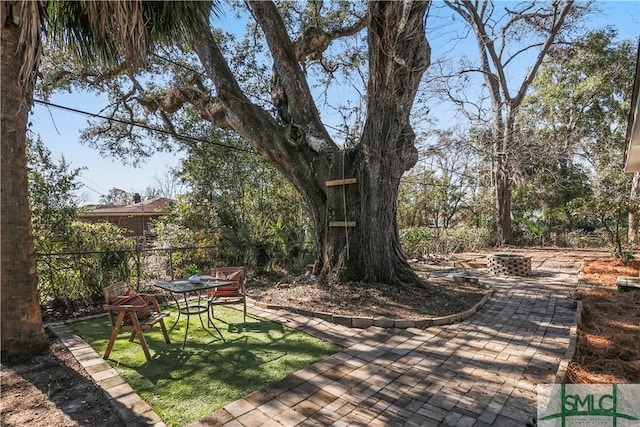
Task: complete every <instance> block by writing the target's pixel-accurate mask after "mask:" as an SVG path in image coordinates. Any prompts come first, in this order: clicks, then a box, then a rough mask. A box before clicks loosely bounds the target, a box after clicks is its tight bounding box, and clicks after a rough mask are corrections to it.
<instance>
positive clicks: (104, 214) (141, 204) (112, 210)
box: [79, 194, 173, 237]
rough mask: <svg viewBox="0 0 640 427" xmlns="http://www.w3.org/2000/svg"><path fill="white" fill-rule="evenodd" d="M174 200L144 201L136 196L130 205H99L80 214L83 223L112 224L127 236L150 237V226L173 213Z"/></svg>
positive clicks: (164, 198) (157, 198)
mask: <svg viewBox="0 0 640 427" xmlns="http://www.w3.org/2000/svg"><path fill="white" fill-rule="evenodd" d="M172 203H173V200H171V199H168V198H166V197H156V198H155V199H150V200H145V201H142V200H141V199H140V195H139V194H136V195H135V196H134V203H132V204H130V205H120V206H118V205H98V206H96V207H94V208H92V209H90V210H87V211H85V212H82V213H80V215H79V217H80V220H81V221H85V222H89V223H98V222H110V223H112V224H115V225H117V226H118V227H120V228H121V229H123V230H124V231H125V232H126V234H127V236H131V237H140V236H148V235H149V234H150V233H149V224H151V223H152V222H153V221H155V220H157V219H158V218H160V217H161V216H164V215H169V214H170V213H171V205H172Z"/></svg>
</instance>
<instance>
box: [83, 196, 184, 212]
mask: <svg viewBox="0 0 640 427" xmlns="http://www.w3.org/2000/svg"><path fill="white" fill-rule="evenodd" d="M172 203H173V200H171V199H168V198H166V197H156V198H155V199H149V200H145V201H143V202H140V203H133V204H130V205H98V206H96V207H95V208H93V209H92V210H88V211H85V212H83V213H81V214H80V217H96V216H137V215H167V214H169V213H171V204H172Z"/></svg>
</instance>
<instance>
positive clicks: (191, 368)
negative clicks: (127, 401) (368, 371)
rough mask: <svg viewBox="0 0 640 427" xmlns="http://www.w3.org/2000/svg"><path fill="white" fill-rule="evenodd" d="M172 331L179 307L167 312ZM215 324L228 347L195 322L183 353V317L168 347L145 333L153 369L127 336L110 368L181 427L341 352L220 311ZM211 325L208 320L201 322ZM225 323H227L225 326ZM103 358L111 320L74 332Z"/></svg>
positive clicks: (155, 332)
mask: <svg viewBox="0 0 640 427" xmlns="http://www.w3.org/2000/svg"><path fill="white" fill-rule="evenodd" d="M164 311H169V312H170V313H171V316H170V317H168V318H165V322H166V324H167V328H169V327H171V325H173V322H174V321H175V319H176V316H177V312H176V310H175V307H172V308H169V309H165V310H164ZM216 317H217V319H216V320H215V324H216V326H217V327H218V329H220V331H221V332H222V336H223V337H224V340H222V339H221V338H220V336H219V335H218V334H217V333H216V332H215V330H213V334H214V335H213V336H212V335H210V334H209V333H207V332H206V331H205V330H203V329H202V326H201V325H200V321H199V320H198V318H197V316H192V318H191V323H190V326H189V335H188V337H187V342H186V347H185V349H184V350H182V341H183V338H184V333H185V327H186V319H185V316H182V317H181V318H180V321H179V322H178V324H177V325H176V327H175V328H174V329H173V330H172V331H171V332H170V333H169V336H170V338H171V344H166V343H165V342H164V339H163V337H162V332H161V330H160V326H159V325H156V326H154V328H153V329H152V330H150V331H147V332H146V333H145V337H146V339H147V344H148V345H149V349H150V351H151V357H152V360H151V361H149V362H147V361H146V359H145V357H144V352H143V351H142V347H140V345H139V344H138V342H137V340H136V342H134V343H130V342H129V340H128V338H129V333H122V334H121V335H120V336H119V337H118V339H117V341H116V343H115V346H114V348H113V351H112V352H111V355H110V356H109V360H108V362H109V364H111V366H113V367H114V368H115V369H116V370H117V371H118V373H119V374H120V375H121V376H122V377H123V378H124V379H125V380H126V381H127V382H128V383H129V385H131V387H132V388H133V389H134V390H135V391H136V392H137V393H138V394H139V395H140V397H142V398H143V399H144V400H145V401H147V403H149V404H150V405H151V406H152V407H153V409H154V410H155V411H156V412H157V413H158V415H159V416H160V417H161V418H162V419H163V420H164V421H165V423H167V424H168V425H171V426H183V425H185V424H188V423H191V422H193V421H196V420H198V419H200V418H202V417H204V416H205V415H207V414H209V413H211V412H213V411H215V410H217V409H220V408H222V407H223V406H224V405H226V404H227V403H229V402H232V401H234V400H237V399H239V398H241V397H243V396H246V395H247V394H249V393H251V392H252V391H255V390H258V389H260V388H262V387H264V386H265V385H267V384H270V383H273V382H275V381H278V380H280V379H282V378H285V377H287V376H289V375H290V374H292V373H293V372H295V371H297V370H298V369H301V368H303V367H305V366H307V365H309V364H311V363H314V362H316V361H318V360H321V359H323V358H325V357H327V356H329V355H331V354H333V353H335V352H337V351H339V350H340V348H339V347H338V346H336V345H334V344H331V343H328V342H325V341H321V340H319V339H317V338H314V337H312V336H310V335H307V334H304V333H302V332H299V331H296V330H293V329H290V328H287V327H284V326H283V325H281V324H279V323H276V322H271V321H267V320H264V319H256V318H253V317H249V316H247V322H246V323H243V318H242V312H240V311H237V310H234V309H229V308H226V307H216ZM203 319H204V321H205V324H206V314H204V315H203ZM219 319H222V320H219ZM70 326H71V327H72V328H73V330H74V331H75V332H76V333H77V334H78V335H80V336H81V337H82V338H83V339H84V340H85V341H86V342H87V343H89V345H91V347H93V348H94V349H95V350H96V351H97V352H98V353H99V354H104V350H105V349H106V347H107V343H108V341H109V334H110V332H111V328H110V326H109V322H108V319H107V318H99V319H94V320H89V321H83V322H78V323H73V324H71V325H70Z"/></svg>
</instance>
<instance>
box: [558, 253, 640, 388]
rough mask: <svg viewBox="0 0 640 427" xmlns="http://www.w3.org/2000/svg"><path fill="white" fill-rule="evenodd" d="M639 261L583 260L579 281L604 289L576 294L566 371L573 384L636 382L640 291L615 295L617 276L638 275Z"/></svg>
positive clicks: (638, 377) (639, 380)
mask: <svg viewBox="0 0 640 427" xmlns="http://www.w3.org/2000/svg"><path fill="white" fill-rule="evenodd" d="M639 272H640V261H639V260H638V259H635V260H632V261H631V262H630V263H627V264H626V265H625V264H623V263H622V262H621V261H620V260H619V259H615V258H600V259H586V260H585V261H584V264H583V267H582V269H581V272H580V275H579V279H580V280H581V281H583V282H587V283H590V284H600V285H605V286H606V287H602V288H597V289H589V290H581V291H580V292H578V298H579V299H581V300H582V307H583V308H582V316H581V321H580V324H579V325H578V336H577V345H576V352H575V354H574V356H573V360H572V362H571V363H570V365H569V368H568V371H567V381H568V382H570V383H574V384H612V383H617V384H632V383H636V384H637V383H640V291H630V292H619V291H618V290H617V288H615V284H616V279H617V277H618V276H636V277H637V276H638V274H639Z"/></svg>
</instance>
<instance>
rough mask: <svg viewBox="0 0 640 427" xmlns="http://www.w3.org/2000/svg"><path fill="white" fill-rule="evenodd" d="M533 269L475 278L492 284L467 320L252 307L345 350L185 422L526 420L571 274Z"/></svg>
mask: <svg viewBox="0 0 640 427" xmlns="http://www.w3.org/2000/svg"><path fill="white" fill-rule="evenodd" d="M535 274H536V275H535V276H534V277H531V278H508V279H507V278H503V279H499V278H495V277H491V276H481V277H480V280H481V281H482V282H485V283H490V284H491V285H492V286H494V287H495V289H496V293H495V294H494V296H493V298H492V299H491V300H490V301H489V302H488V303H487V305H485V306H484V307H483V308H482V309H480V311H479V312H478V313H476V314H475V315H473V316H472V317H471V318H469V319H468V320H467V321H464V322H462V323H458V324H453V325H448V326H440V327H430V328H428V329H425V330H422V329H382V328H378V327H370V328H367V329H366V330H357V329H348V328H343V327H339V326H335V325H332V324H329V323H326V322H323V321H318V320H313V319H309V318H306V317H304V316H297V315H291V314H289V313H287V312H275V313H274V312H272V311H259V312H255V314H257V315H258V316H261V317H265V318H269V319H273V320H279V321H282V322H285V324H287V325H288V326H291V327H295V328H299V329H303V330H305V331H307V332H309V333H312V334H313V335H316V336H319V337H322V338H325V339H329V340H331V341H334V342H336V343H338V344H340V345H343V346H344V347H345V349H344V350H343V351H341V352H340V353H337V354H335V355H333V356H332V357H329V358H328V359H325V360H323V361H321V362H318V363H316V364H314V365H311V366H309V367H307V368H305V369H302V370H300V371H298V372H296V373H295V374H294V375H292V376H291V377H289V378H287V379H285V380H283V381H280V382H279V383H277V384H274V385H272V386H270V387H267V388H265V389H262V390H260V391H257V392H255V393H252V394H250V395H249V396H246V397H245V398H244V399H241V400H238V401H236V402H233V403H230V404H229V405H227V406H225V408H223V409H221V410H219V411H216V412H214V413H212V414H210V415H209V416H208V417H205V418H204V419H202V420H200V421H198V422H195V423H192V424H191V425H190V427H200V426H219V425H224V426H229V427H231V426H246V427H248V426H336V427H338V426H400V425H408V426H504V427H508V426H526V425H532V423H533V422H534V418H535V413H536V394H535V388H536V385H537V384H542V383H551V382H555V380H556V373H557V372H558V368H559V365H560V362H561V360H562V359H563V358H564V356H565V353H566V351H567V349H568V347H569V342H570V328H571V327H572V326H575V301H573V300H572V299H571V298H570V295H571V293H572V292H573V291H574V290H575V287H576V282H577V280H576V279H575V277H573V276H572V275H571V274H567V273H563V272H550V271H540V270H538V271H536V272H535ZM433 275H435V274H433Z"/></svg>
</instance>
